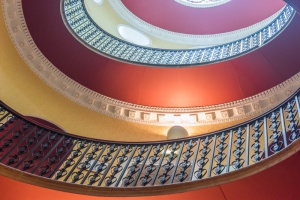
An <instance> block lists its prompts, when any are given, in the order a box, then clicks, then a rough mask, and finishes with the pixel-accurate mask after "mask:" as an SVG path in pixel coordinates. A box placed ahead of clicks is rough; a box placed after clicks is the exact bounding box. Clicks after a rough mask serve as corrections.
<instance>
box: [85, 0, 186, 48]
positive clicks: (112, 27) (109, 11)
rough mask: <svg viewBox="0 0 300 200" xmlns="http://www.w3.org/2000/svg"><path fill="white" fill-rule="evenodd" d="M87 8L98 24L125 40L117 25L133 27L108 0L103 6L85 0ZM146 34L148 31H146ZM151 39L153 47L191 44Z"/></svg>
mask: <svg viewBox="0 0 300 200" xmlns="http://www.w3.org/2000/svg"><path fill="white" fill-rule="evenodd" d="M84 3H85V6H86V9H87V11H88V13H89V15H90V16H91V17H92V19H93V20H94V21H95V22H96V24H98V25H99V26H100V27H101V28H102V29H104V30H105V31H107V32H109V33H110V34H112V35H113V36H115V37H117V38H119V39H121V40H123V38H122V37H121V36H120V35H119V33H118V31H117V26H118V25H119V24H125V25H127V26H130V27H132V26H131V25H130V24H129V23H127V22H126V21H125V20H123V19H122V18H121V17H120V16H119V15H118V14H116V12H115V11H114V9H113V8H112V7H111V5H110V4H109V2H108V1H103V4H102V5H101V6H97V5H96V4H95V3H94V1H93V0H84ZM145 34H146V33H145ZM147 36H148V37H149V38H150V39H151V41H152V44H151V47H154V48H165V49H188V48H191V47H192V46H191V45H185V44H178V43H173V42H168V41H165V40H161V39H159V38H156V37H153V36H151V35H147Z"/></svg>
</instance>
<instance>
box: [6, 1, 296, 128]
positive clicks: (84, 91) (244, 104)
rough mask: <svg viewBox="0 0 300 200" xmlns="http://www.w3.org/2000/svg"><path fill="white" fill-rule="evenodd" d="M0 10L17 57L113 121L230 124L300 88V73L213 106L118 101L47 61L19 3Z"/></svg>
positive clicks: (7, 5) (70, 97)
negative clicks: (239, 97)
mask: <svg viewBox="0 0 300 200" xmlns="http://www.w3.org/2000/svg"><path fill="white" fill-rule="evenodd" d="M2 8H3V13H4V20H5V23H6V26H7V29H8V32H9V34H10V37H11V39H12V41H13V43H14V45H15V47H16V49H17V51H18V52H19V54H20V56H21V57H22V58H23V59H24V61H25V62H26V64H27V65H28V66H29V67H30V68H31V69H32V71H33V72H34V73H35V74H37V75H38V76H39V77H40V78H41V79H42V80H43V81H45V82H46V83H47V84H48V85H49V86H51V87H52V88H53V89H55V90H56V91H58V92H59V93H61V94H62V95H64V96H66V97H68V98H69V99H71V100H72V101H74V102H77V103H78V104H80V105H82V106H84V107H87V108H89V109H92V110H94V111H96V112H99V113H101V114H104V115H108V116H111V117H114V118H118V119H122V120H127V121H130V122H135V123H141V124H149V125H158V126H173V125H174V124H180V125H184V126H196V125H209V124H217V123H224V122H231V121H235V120H239V119H244V118H246V117H253V116H256V115H258V114H261V113H264V112H266V111H268V110H270V109H272V108H274V107H275V106H277V105H278V104H280V103H281V102H283V101H284V100H285V99H287V98H288V97H289V96H290V95H291V94H292V93H294V92H295V91H296V90H297V89H298V88H299V87H300V72H299V73H297V74H296V75H294V76H293V77H292V78H290V79H288V80H287V81H285V82H283V83H281V84H279V85H277V86H276V87H273V88H271V89H269V90H267V91H265V92H262V93H259V94H257V95H254V96H252V97H249V98H245V99H242V100H238V101H234V102H230V103H226V104H219V105H214V106H205V107H193V108H161V107H149V106H142V105H137V104H131V103H127V102H123V101H119V100H116V99H112V98H109V97H106V96H104V95H101V94H99V93H96V92H94V91H92V90H90V89H88V88H86V87H84V86H82V85H80V84H79V83H77V82H75V81H74V80H72V79H70V78H69V77H67V76H66V75H65V74H63V73H62V72H61V71H59V70H58V69H57V68H56V67H55V66H54V65H53V64H52V63H51V62H50V61H49V60H47V58H46V57H45V56H44V55H43V54H42V53H41V51H40V50H39V49H38V47H37V46H36V44H35V43H34V41H33V39H32V37H31V35H30V33H29V30H28V27H27V25H26V22H25V19H24V15H23V10H22V0H2Z"/></svg>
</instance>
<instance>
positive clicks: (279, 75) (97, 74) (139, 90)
mask: <svg viewBox="0 0 300 200" xmlns="http://www.w3.org/2000/svg"><path fill="white" fill-rule="evenodd" d="M122 2H123V3H124V5H126V6H127V7H128V8H129V9H130V11H132V12H133V13H134V14H136V15H137V16H138V17H141V18H143V19H144V20H146V21H148V22H149V23H153V24H154V25H157V26H160V27H163V28H165V29H171V30H175V31H184V32H186V33H216V32H223V31H228V30H232V29H236V28H242V27H245V26H247V25H250V24H252V23H255V22H257V21H259V20H262V19H264V18H265V17H268V16H269V15H271V14H272V13H274V12H276V11H278V9H280V8H281V7H282V6H283V2H282V1H281V0H276V1H272V2H271V1H263V2H262V1H238V0H232V1H230V2H229V3H227V4H224V5H221V6H218V7H213V8H206V9H201V8H189V7H186V6H184V5H181V4H178V3H177V2H175V1H173V0H168V1H157V3H156V4H154V3H150V2H149V1H138V2H135V3H133V2H132V1H126V0H124V1H122ZM60 3H61V2H60V0H53V1H46V0H42V1H41V0H24V1H22V5H23V10H24V15H25V19H26V23H27V26H28V28H29V31H30V34H31V35H32V37H33V39H34V42H35V43H36V45H37V46H38V48H39V49H40V50H41V52H42V53H43V54H44V55H45V56H46V58H47V59H48V60H49V61H50V62H51V63H52V64H53V65H54V66H56V67H57V68H58V69H59V70H60V71H62V72H63V73H64V74H65V75H67V76H68V77H70V78H71V79H73V80H75V81H77V82H78V83H80V84H81V85H83V86H85V87H87V88H89V89H91V90H93V91H95V92H97V93H99V94H102V95H105V96H108V97H111V98H114V99H117V100H121V101H125V102H129V103H133V104H139V105H147V106H157V107H194V106H207V105H214V104H221V103H226V102H231V101H235V100H239V99H243V98H246V97H249V96H251V95H255V94H257V93H259V92H262V91H264V90H267V89H269V88H271V87H273V86H275V85H277V84H279V83H281V82H283V81H285V80H287V79H288V78H290V77H291V76H292V75H294V74H295V73H297V72H299V59H298V55H297V53H296V52H297V49H298V47H299V46H300V41H299V40H293V39H292V38H297V37H298V35H299V33H300V28H299V26H298V23H299V20H300V19H299V16H295V17H294V19H293V20H292V22H291V24H290V25H289V26H288V27H287V28H286V30H284V31H283V32H282V33H281V34H280V35H279V36H278V37H276V38H275V39H274V40H273V41H272V42H270V43H268V44H267V45H265V46H263V47H262V48H260V49H258V50H256V51H253V52H251V53H248V54H246V55H244V56H242V57H238V58H235V59H231V60H228V61H224V62H220V63H214V64H210V65H205V66H201V67H197V66H196V67H191V68H180V69H176V68H172V69H167V68H153V67H147V66H139V65H132V64H128V63H123V62H119V61H116V60H112V59H108V58H106V57H104V56H101V55H99V54H97V53H95V52H93V51H91V50H89V49H88V48H86V47H85V46H84V45H83V44H81V43H80V42H78V41H77V40H76V39H75V38H74V37H73V36H72V34H71V33H70V32H69V31H68V29H67V28H66V26H65V24H64V22H63V20H62V16H61V12H60ZM104 3H105V1H104ZM245 4H247V6H245ZM154 10H156V11H155V15H154V14H153V12H154ZM233 11H234V12H233ZM220 12H221V13H222V15H220ZM179 13H181V14H179ZM237 13H239V15H237ZM253 13H255V15H254V14H253ZM37 16H38V17H37ZM205 16H213V17H210V18H208V17H205ZM220 16H222V17H220ZM237 16H238V17H237ZM199 19H203V20H199ZM224 20H225V21H224ZM237 21H239V22H238V23H237ZM208 22H209V23H208ZM225 22H226V23H225ZM195 23H196V24H199V23H202V24H203V25H202V26H200V28H199V26H196V25H195ZM175 24H176V25H175ZM201 27H202V28H201ZM287 38H289V39H288V40H287ZM279 47H280V48H279Z"/></svg>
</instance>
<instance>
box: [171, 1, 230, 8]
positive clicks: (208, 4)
mask: <svg viewBox="0 0 300 200" xmlns="http://www.w3.org/2000/svg"><path fill="white" fill-rule="evenodd" d="M175 1H176V2H178V3H181V4H183V5H185V6H189V7H195V8H209V7H215V6H220V5H222V4H225V3H228V2H229V1H230V0H175Z"/></svg>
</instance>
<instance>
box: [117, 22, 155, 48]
mask: <svg viewBox="0 0 300 200" xmlns="http://www.w3.org/2000/svg"><path fill="white" fill-rule="evenodd" d="M118 33H119V34H120V35H121V37H122V38H123V39H124V40H126V41H128V42H131V43H133V44H137V45H141V46H150V45H151V39H150V38H149V37H148V36H147V35H145V34H144V33H142V32H140V31H138V30H136V29H134V28H131V27H129V26H126V25H124V24H120V25H118Z"/></svg>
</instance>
